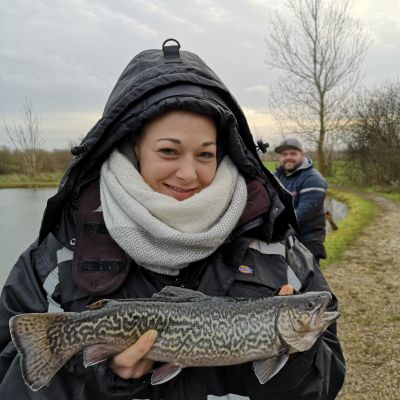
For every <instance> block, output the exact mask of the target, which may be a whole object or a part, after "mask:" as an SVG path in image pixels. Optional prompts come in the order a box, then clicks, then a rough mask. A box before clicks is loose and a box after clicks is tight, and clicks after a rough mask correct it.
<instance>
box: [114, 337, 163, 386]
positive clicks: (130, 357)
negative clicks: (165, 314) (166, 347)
mask: <svg viewBox="0 0 400 400" xmlns="http://www.w3.org/2000/svg"><path fill="white" fill-rule="evenodd" d="M156 339H157V331H155V330H149V331H147V332H146V333H144V334H143V335H142V336H141V337H140V338H139V339H138V340H137V341H136V342H135V343H134V344H133V345H132V346H130V347H128V348H127V349H126V350H124V351H122V352H121V353H119V354H117V355H115V356H114V357H113V358H112V359H111V362H110V368H111V370H112V371H113V372H114V373H115V374H116V375H118V376H119V377H120V378H123V379H137V378H140V377H142V376H143V375H145V374H147V373H148V372H150V371H151V370H152V368H153V364H154V362H153V361H150V360H146V359H145V358H144V357H145V356H146V354H147V353H148V352H149V350H150V349H151V347H152V346H153V344H154V342H155V341H156Z"/></svg>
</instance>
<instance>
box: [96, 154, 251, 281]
mask: <svg viewBox="0 0 400 400" xmlns="http://www.w3.org/2000/svg"><path fill="white" fill-rule="evenodd" d="M100 193H101V205H102V209H103V216H104V221H105V224H106V227H107V229H108V231H109V233H110V235H111V237H112V238H113V239H114V240H115V241H116V242H117V244H118V245H119V246H120V247H121V248H122V249H124V250H125V251H126V253H127V254H128V255H129V256H131V257H132V258H133V259H134V260H135V261H136V263H137V264H139V265H140V266H142V267H145V268H147V269H149V270H151V271H154V272H158V273H162V274H166V275H178V274H179V271H180V270H181V269H182V268H184V267H186V266H187V265H188V264H189V263H192V262H194V261H197V260H201V259H203V258H205V257H207V256H208V255H210V254H211V253H213V252H214V250H216V249H217V248H218V247H219V246H220V245H221V244H222V243H223V242H224V241H225V239H226V238H227V237H228V235H229V234H230V233H231V231H232V230H233V229H234V227H235V226H236V224H237V222H238V220H239V218H240V216H241V215H242V212H243V210H244V207H245V205H246V200H247V188H246V183H245V180H244V179H243V177H242V176H241V175H240V174H239V172H238V170H237V168H236V166H235V165H234V164H233V162H232V161H231V159H230V158H229V157H228V156H226V157H225V158H224V159H223V160H222V162H221V164H220V165H219V167H218V169H217V173H216V175H215V177H214V180H213V181H212V183H211V184H210V185H209V186H207V187H206V188H204V189H203V190H202V191H200V192H199V193H196V194H194V195H193V196H191V197H190V198H188V199H185V200H182V201H179V200H176V199H175V198H173V197H171V196H167V195H165V194H161V193H158V192H155V191H153V189H151V188H150V186H149V185H148V184H147V183H146V182H145V181H144V180H143V178H142V176H141V175H140V174H139V172H138V171H137V170H136V168H135V167H134V166H133V164H132V163H131V161H129V160H128V158H127V157H126V156H124V155H122V154H121V153H120V152H119V151H118V150H114V151H113V152H112V153H111V155H110V157H109V158H108V159H107V160H106V161H105V162H104V163H103V165H102V168H101V178H100Z"/></svg>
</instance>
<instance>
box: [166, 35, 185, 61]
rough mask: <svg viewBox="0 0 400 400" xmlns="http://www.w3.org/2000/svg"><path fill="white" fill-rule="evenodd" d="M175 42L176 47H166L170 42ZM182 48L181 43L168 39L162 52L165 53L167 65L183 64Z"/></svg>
mask: <svg viewBox="0 0 400 400" xmlns="http://www.w3.org/2000/svg"><path fill="white" fill-rule="evenodd" d="M171 41H172V42H175V43H176V45H172V46H166V44H167V43H168V42H171ZM180 48H181V45H180V43H179V42H178V41H177V40H176V39H167V40H165V41H164V43H163V44H162V51H163V53H164V58H165V63H166V64H170V63H181V62H182V60H181V55H180V53H179V49H180Z"/></svg>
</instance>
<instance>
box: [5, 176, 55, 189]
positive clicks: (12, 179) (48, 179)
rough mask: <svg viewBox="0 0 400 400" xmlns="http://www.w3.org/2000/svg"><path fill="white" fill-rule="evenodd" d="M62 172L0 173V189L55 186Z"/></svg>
mask: <svg viewBox="0 0 400 400" xmlns="http://www.w3.org/2000/svg"><path fill="white" fill-rule="evenodd" d="M61 176H62V173H61V172H52V173H46V174H38V175H37V176H36V177H32V176H29V175H23V174H7V175H0V189H5V188H42V187H57V186H58V184H59V183H60V179H61Z"/></svg>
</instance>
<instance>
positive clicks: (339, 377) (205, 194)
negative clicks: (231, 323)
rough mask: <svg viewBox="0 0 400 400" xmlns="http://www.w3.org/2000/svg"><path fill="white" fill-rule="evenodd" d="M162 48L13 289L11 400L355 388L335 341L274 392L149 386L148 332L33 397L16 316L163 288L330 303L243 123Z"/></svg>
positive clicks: (173, 383)
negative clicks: (17, 340) (305, 296)
mask: <svg viewBox="0 0 400 400" xmlns="http://www.w3.org/2000/svg"><path fill="white" fill-rule="evenodd" d="M165 44H166V43H165V42H164V45H163V49H162V51H159V50H147V51H144V52H142V53H140V54H139V55H137V56H136V57H135V58H134V59H133V60H132V61H131V62H130V63H129V65H128V66H127V68H126V69H125V70H124V72H123V73H122V75H121V77H120V78H119V80H118V82H117V84H116V86H115V88H114V90H113V91H112V93H111V95H110V98H109V100H108V102H107V105H106V108H105V111H104V115H103V117H102V118H101V119H100V121H99V122H98V123H97V124H96V125H95V126H94V128H93V129H92V130H91V131H90V132H89V134H88V135H87V137H86V138H85V139H84V140H83V142H82V144H81V146H78V147H77V148H75V149H74V153H75V155H76V158H75V159H74V160H73V162H72V163H71V165H70V167H69V168H68V170H67V172H66V174H65V176H64V178H63V179H62V182H61V184H60V188H59V191H58V193H57V194H56V195H55V196H54V197H53V198H51V199H50V200H49V201H48V204H47V208H46V211H45V215H44V217H43V221H42V226H41V230H40V235H39V238H38V240H37V242H36V243H34V244H33V245H32V246H31V247H30V248H29V249H27V250H26V251H25V252H24V253H23V254H22V256H21V257H20V259H19V260H18V262H17V264H16V265H15V267H14V268H13V270H12V272H11V274H10V276H9V278H8V280H7V283H6V285H5V287H4V289H3V292H2V297H1V303H0V311H1V320H0V350H1V355H0V379H1V384H0V397H1V398H2V399H11V398H18V399H20V398H21V399H22V398H24V399H55V398H57V399H61V400H63V399H65V400H67V399H68V400H70V399H81V400H85V399H94V398H96V399H132V398H134V399H193V400H197V399H198V400H200V399H211V398H228V397H229V396H233V395H236V397H235V398H243V399H247V398H250V399H266V398H268V399H279V400H280V399H333V398H335V396H336V394H337V392H338V391H339V389H340V387H341V385H342V383H343V378H344V360H343V355H342V352H341V348H340V344H339V342H338V339H337V337H336V328H335V326H334V325H333V326H331V327H330V328H329V329H328V330H326V331H325V332H324V334H323V336H322V337H321V338H320V339H319V340H318V341H317V343H316V344H315V345H314V346H313V348H312V349H311V350H309V351H307V352H304V353H298V354H297V355H296V356H294V357H293V358H292V359H291V360H290V361H289V362H288V363H287V364H286V365H285V367H284V368H283V369H282V370H281V371H280V372H279V373H278V374H277V375H276V376H275V377H273V378H272V379H271V380H270V381H268V382H267V383H265V384H264V385H261V384H259V382H258V380H257V378H256V377H255V375H254V373H253V371H252V369H251V365H250V364H242V365H235V366H229V367H214V368H186V369H184V370H183V371H182V372H181V373H180V374H179V375H178V376H176V377H175V378H174V379H171V380H170V381H168V382H166V383H164V384H161V385H158V386H152V385H150V382H149V374H148V372H149V371H151V369H152V367H153V365H152V363H151V362H150V361H148V360H146V359H145V354H146V352H147V351H148V350H149V349H150V348H151V345H152V344H153V343H154V341H155V340H156V338H157V332H155V331H152V330H151V331H149V332H147V333H145V334H144V335H143V336H142V337H141V338H140V339H139V340H138V341H137V342H136V343H135V344H134V345H133V346H131V347H130V348H128V349H127V350H125V351H124V352H122V353H120V354H118V355H116V356H114V357H113V358H112V359H111V360H109V361H108V362H106V363H101V364H99V365H96V366H93V367H91V368H87V369H85V368H83V366H82V356H81V355H77V356H75V357H73V358H72V359H71V360H70V361H69V362H68V363H67V364H66V365H65V366H64V367H63V368H62V369H61V370H60V371H59V372H58V373H57V374H56V376H55V377H54V378H53V379H52V380H51V382H50V383H49V384H48V385H47V386H46V387H44V388H42V389H40V390H39V391H38V392H32V391H30V390H29V389H28V388H27V386H26V385H25V384H24V382H23V379H22V376H21V372H20V367H19V356H18V354H17V351H16V349H15V347H14V345H13V343H12V341H11V339H10V334H9V330H8V320H9V318H11V317H12V316H13V315H15V314H18V313H27V312H47V311H83V310H85V308H86V306H87V305H88V304H90V303H92V302H94V301H96V300H98V299H100V298H105V297H107V298H137V297H151V296H152V294H153V293H155V292H157V291H159V290H161V289H162V288H163V287H164V286H166V285H175V286H182V287H187V288H191V289H196V290H199V291H201V292H203V293H205V294H208V295H214V296H231V297H260V296H269V295H272V294H278V293H280V294H287V293H290V290H289V291H287V288H288V287H289V288H290V287H291V286H293V287H294V289H296V290H297V291H299V292H306V291H313V290H329V288H328V285H327V283H326V281H325V279H324V278H323V276H322V274H321V272H320V271H319V269H318V266H317V265H316V263H315V262H314V260H313V258H312V256H311V254H310V253H309V252H308V251H307V250H306V249H305V248H304V246H302V245H301V244H300V243H299V242H298V241H297V239H296V237H295V236H294V234H295V232H294V230H293V229H292V228H291V226H294V227H296V221H295V217H294V212H293V208H292V206H291V199H290V196H289V195H288V194H287V193H286V192H285V191H284V190H283V189H282V188H281V187H280V185H279V184H278V183H277V182H276V181H275V179H274V178H273V177H272V176H271V174H270V173H269V172H268V171H267V170H266V169H265V168H264V166H263V165H262V163H261V161H260V160H259V158H258V157H257V153H256V149H255V146H254V144H253V140H252V136H251V134H250V131H249V128H248V125H247V123H246V119H245V117H244V115H243V113H242V111H241V109H240V107H239V106H238V104H237V103H236V101H235V100H234V98H233V97H232V95H231V94H230V93H229V91H228V89H227V88H226V87H225V86H224V85H223V83H222V82H221V81H220V80H219V78H218V77H217V76H216V75H215V73H214V72H213V71H212V70H210V69H209V67H208V66H207V65H206V64H204V62H203V61H202V60H201V59H200V58H199V57H198V56H196V55H195V54H193V53H190V52H183V51H182V52H180V51H179V47H180V46H179V44H178V45H173V46H165ZM288 284H289V285H291V286H288ZM282 287H283V288H284V289H282ZM336 307H337V304H336V300H335V301H334V302H333V303H332V304H331V309H335V308H336ZM240 396H241V397H240ZM229 398H231V397H229Z"/></svg>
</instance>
